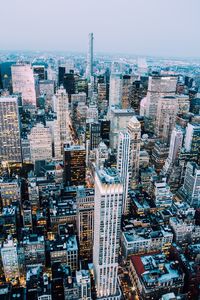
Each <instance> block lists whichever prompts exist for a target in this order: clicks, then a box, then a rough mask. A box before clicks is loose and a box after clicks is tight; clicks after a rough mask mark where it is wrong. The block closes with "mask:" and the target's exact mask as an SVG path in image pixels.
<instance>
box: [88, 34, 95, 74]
mask: <svg viewBox="0 0 200 300" xmlns="http://www.w3.org/2000/svg"><path fill="white" fill-rule="evenodd" d="M93 42H94V36H93V33H90V34H89V37H88V52H87V67H86V77H87V78H88V79H90V77H91V76H93Z"/></svg>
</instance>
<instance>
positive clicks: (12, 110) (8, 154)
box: [0, 96, 22, 162]
mask: <svg viewBox="0 0 200 300" xmlns="http://www.w3.org/2000/svg"><path fill="white" fill-rule="evenodd" d="M19 122H20V121H19V111H18V98H17V97H14V96H8V97H0V145H1V146H0V161H8V162H21V160H22V157H21V143H20V123H19Z"/></svg>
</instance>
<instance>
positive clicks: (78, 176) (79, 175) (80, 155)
mask: <svg viewBox="0 0 200 300" xmlns="http://www.w3.org/2000/svg"><path fill="white" fill-rule="evenodd" d="M85 172H86V151H85V147H83V146H73V145H72V146H70V145H67V146H66V147H65V148H64V183H65V185H67V186H71V185H75V186H78V185H84V184H85Z"/></svg>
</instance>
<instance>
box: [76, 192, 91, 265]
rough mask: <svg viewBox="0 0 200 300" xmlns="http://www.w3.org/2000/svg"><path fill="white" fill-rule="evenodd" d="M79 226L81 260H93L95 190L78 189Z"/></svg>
mask: <svg viewBox="0 0 200 300" xmlns="http://www.w3.org/2000/svg"><path fill="white" fill-rule="evenodd" d="M76 201H77V228H78V237H79V247H80V249H79V254H80V259H81V260H87V261H92V250H93V249H92V248H93V232H94V190H93V189H86V188H84V187H79V188H78V189H77V196H76Z"/></svg>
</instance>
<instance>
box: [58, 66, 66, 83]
mask: <svg viewBox="0 0 200 300" xmlns="http://www.w3.org/2000/svg"><path fill="white" fill-rule="evenodd" d="M64 75H65V66H59V68H58V86H61V85H63V79H64Z"/></svg>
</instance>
